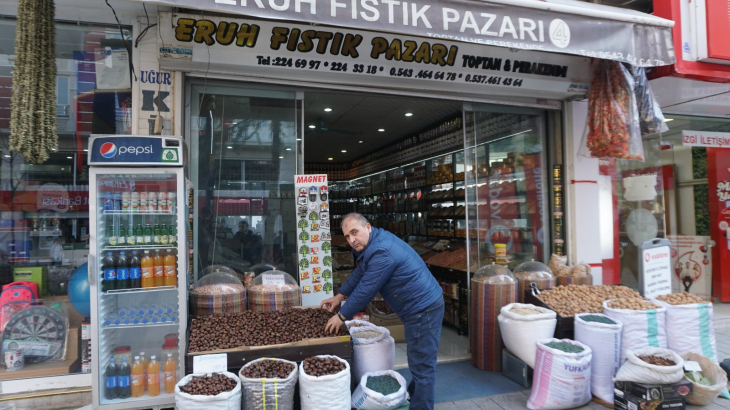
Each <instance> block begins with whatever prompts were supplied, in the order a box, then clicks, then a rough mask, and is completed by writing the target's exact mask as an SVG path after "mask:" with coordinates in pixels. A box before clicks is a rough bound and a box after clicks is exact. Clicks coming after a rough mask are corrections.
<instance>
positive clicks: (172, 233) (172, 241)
mask: <svg viewBox="0 0 730 410" xmlns="http://www.w3.org/2000/svg"><path fill="white" fill-rule="evenodd" d="M170 238H172V239H170V244H171V245H175V246H177V226H175V225H171V226H170Z"/></svg>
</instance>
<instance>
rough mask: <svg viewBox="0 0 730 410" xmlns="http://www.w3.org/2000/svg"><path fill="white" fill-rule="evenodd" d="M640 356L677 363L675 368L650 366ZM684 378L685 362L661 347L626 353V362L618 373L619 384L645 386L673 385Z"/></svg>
mask: <svg viewBox="0 0 730 410" xmlns="http://www.w3.org/2000/svg"><path fill="white" fill-rule="evenodd" d="M638 356H655V357H661V358H663V359H669V360H671V361H673V362H674V363H676V364H675V365H674V366H657V365H653V364H649V363H647V362H645V361H643V360H641V359H639V357H638ZM682 377H684V360H683V359H682V357H681V356H680V355H678V354H677V353H675V352H673V351H671V350H669V349H662V348H660V347H645V348H643V349H639V350H629V351H628V352H627V353H626V362H624V364H622V365H621V368H620V369H618V373H616V381H617V382H636V383H644V384H672V383H677V382H679V381H680V380H682Z"/></svg>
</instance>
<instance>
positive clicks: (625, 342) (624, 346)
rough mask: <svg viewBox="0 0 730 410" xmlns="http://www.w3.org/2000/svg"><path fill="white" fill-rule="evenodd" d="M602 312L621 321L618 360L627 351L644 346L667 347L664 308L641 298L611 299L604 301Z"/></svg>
mask: <svg viewBox="0 0 730 410" xmlns="http://www.w3.org/2000/svg"><path fill="white" fill-rule="evenodd" d="M603 313H604V314H605V315H606V316H608V317H609V318H611V319H613V320H615V321H618V322H621V324H623V327H624V328H623V331H621V359H620V362H619V364H621V363H623V362H624V361H625V360H626V358H627V357H628V351H629V350H634V351H636V350H639V349H643V348H645V347H661V348H662V349H666V347H667V327H666V317H667V309H666V308H663V307H659V306H657V305H655V304H653V303H651V302H647V301H643V300H640V299H614V300H606V301H604V302H603Z"/></svg>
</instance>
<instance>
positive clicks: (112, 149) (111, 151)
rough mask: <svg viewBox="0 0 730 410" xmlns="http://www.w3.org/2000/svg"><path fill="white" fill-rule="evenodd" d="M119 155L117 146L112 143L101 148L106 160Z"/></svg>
mask: <svg viewBox="0 0 730 410" xmlns="http://www.w3.org/2000/svg"><path fill="white" fill-rule="evenodd" d="M116 154H117V146H116V145H114V144H113V143H111V142H105V143H104V144H102V146H101V156H102V157H104V158H111V157H113V156H114V155H116Z"/></svg>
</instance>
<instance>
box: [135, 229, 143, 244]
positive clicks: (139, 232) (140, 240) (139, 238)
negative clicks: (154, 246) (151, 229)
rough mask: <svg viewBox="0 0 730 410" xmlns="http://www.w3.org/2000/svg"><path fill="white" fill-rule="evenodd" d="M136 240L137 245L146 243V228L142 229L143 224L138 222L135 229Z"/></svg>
mask: <svg viewBox="0 0 730 410" xmlns="http://www.w3.org/2000/svg"><path fill="white" fill-rule="evenodd" d="M134 236H135V238H134V240H135V242H136V243H137V245H144V244H145V242H144V229H142V224H137V228H135V230H134Z"/></svg>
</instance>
